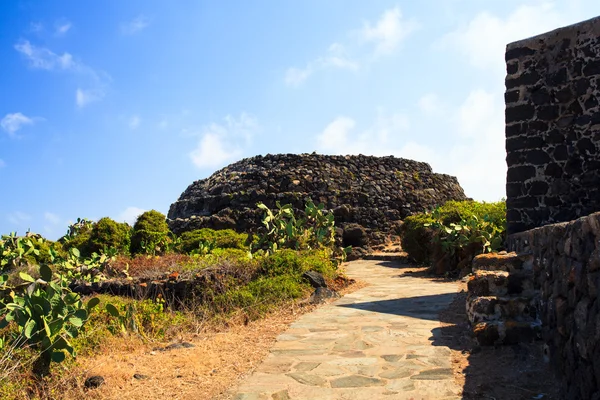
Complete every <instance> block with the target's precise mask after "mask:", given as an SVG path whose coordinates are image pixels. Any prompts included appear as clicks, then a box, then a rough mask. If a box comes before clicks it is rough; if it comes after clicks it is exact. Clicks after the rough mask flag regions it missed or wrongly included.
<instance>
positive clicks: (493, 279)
mask: <svg viewBox="0 0 600 400" xmlns="http://www.w3.org/2000/svg"><path fill="white" fill-rule="evenodd" d="M467 287H468V290H469V295H470V296H521V297H532V296H534V295H535V293H536V291H535V289H534V286H533V272H531V271H518V272H512V273H509V272H507V271H484V270H478V271H476V272H474V273H473V274H472V275H471V276H470V277H469V279H468V281H467Z"/></svg>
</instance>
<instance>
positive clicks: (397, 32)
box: [360, 7, 418, 55]
mask: <svg viewBox="0 0 600 400" xmlns="http://www.w3.org/2000/svg"><path fill="white" fill-rule="evenodd" d="M417 26H418V25H417V23H416V22H415V21H414V20H404V19H403V18H402V12H401V11H400V8H399V7H394V8H392V9H389V10H386V11H385V12H384V13H383V15H382V16H381V17H380V18H379V20H378V21H377V22H376V23H375V24H371V22H369V21H366V22H365V23H364V24H363V28H362V30H361V31H360V37H361V39H362V40H363V41H364V42H370V43H373V44H374V46H375V54H377V55H382V54H390V53H392V52H394V50H396V48H397V47H398V45H399V44H400V42H402V40H403V39H405V38H406V37H407V36H408V35H409V34H410V33H411V32H413V31H414V30H415V29H416V28H417Z"/></svg>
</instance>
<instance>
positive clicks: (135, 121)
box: [127, 115, 142, 129]
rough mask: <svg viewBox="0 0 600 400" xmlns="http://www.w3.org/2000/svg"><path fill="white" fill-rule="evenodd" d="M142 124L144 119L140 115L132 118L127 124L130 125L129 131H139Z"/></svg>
mask: <svg viewBox="0 0 600 400" xmlns="http://www.w3.org/2000/svg"><path fill="white" fill-rule="evenodd" d="M141 122H142V119H141V118H140V116H139V115H132V116H131V118H129V122H128V123H127V125H129V129H137V128H138V127H139V126H140V123H141Z"/></svg>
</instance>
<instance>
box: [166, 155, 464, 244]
mask: <svg viewBox="0 0 600 400" xmlns="http://www.w3.org/2000/svg"><path fill="white" fill-rule="evenodd" d="M307 198H311V199H312V200H313V201H314V202H315V203H317V204H318V203H323V204H324V205H325V207H326V208H327V209H332V210H333V212H334V215H335V221H336V226H340V227H342V228H344V227H346V226H347V225H349V224H351V225H352V224H360V225H361V226H362V227H364V228H365V229H366V230H367V233H368V236H369V238H370V243H371V244H379V243H384V241H385V239H386V236H387V235H388V234H397V229H398V227H399V226H400V222H401V220H402V219H404V218H405V217H406V216H408V215H412V214H414V213H417V212H423V211H426V210H431V209H433V208H434V207H436V206H438V205H441V204H444V203H445V202H446V201H448V200H465V199H466V198H467V197H466V196H465V194H464V192H463V189H462V188H461V187H460V185H459V183H458V181H457V179H456V178H455V177H453V176H449V175H445V174H437V173H434V172H433V171H432V169H431V167H430V166H429V164H427V163H423V162H418V161H413V160H407V159H404V158H397V157H391V156H390V157H372V156H364V155H358V156H330V155H321V154H316V153H313V154H268V155H266V156H256V157H252V158H246V159H243V160H240V161H238V162H236V163H234V164H231V165H229V166H227V167H225V168H223V169H221V170H219V171H217V172H215V173H214V174H212V175H211V176H210V177H208V178H206V179H202V180H198V181H196V182H194V183H192V184H191V185H190V186H189V187H188V188H187V189H186V190H185V191H184V192H183V193H182V194H181V196H180V197H179V199H178V200H177V201H176V202H174V203H173V204H172V205H171V208H170V210H169V214H168V223H169V227H170V228H171V230H172V231H173V232H175V233H181V232H185V231H189V230H193V229H200V228H214V229H224V228H231V229H236V230H238V231H256V229H258V228H259V227H261V226H262V223H261V219H262V214H263V213H262V211H260V210H259V209H257V207H256V204H257V203H258V202H263V203H264V204H266V205H267V206H268V207H270V208H274V207H275V204H276V202H277V201H279V202H280V203H281V204H291V205H292V206H293V207H294V208H295V209H296V210H297V211H303V210H304V204H305V200H306V199H307Z"/></svg>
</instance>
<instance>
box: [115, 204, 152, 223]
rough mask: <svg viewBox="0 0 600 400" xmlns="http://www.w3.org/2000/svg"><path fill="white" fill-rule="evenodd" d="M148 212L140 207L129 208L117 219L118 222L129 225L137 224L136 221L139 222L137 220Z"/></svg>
mask: <svg viewBox="0 0 600 400" xmlns="http://www.w3.org/2000/svg"><path fill="white" fill-rule="evenodd" d="M146 211H148V210H145V209H143V208H139V207H127V208H126V209H125V210H123V212H121V213H120V214H119V215H118V216H117V218H115V220H116V221H121V222H127V223H128V224H129V225H132V226H133V224H135V221H136V220H137V218H138V217H139V216H140V215H142V214H143V213H145V212H146Z"/></svg>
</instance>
